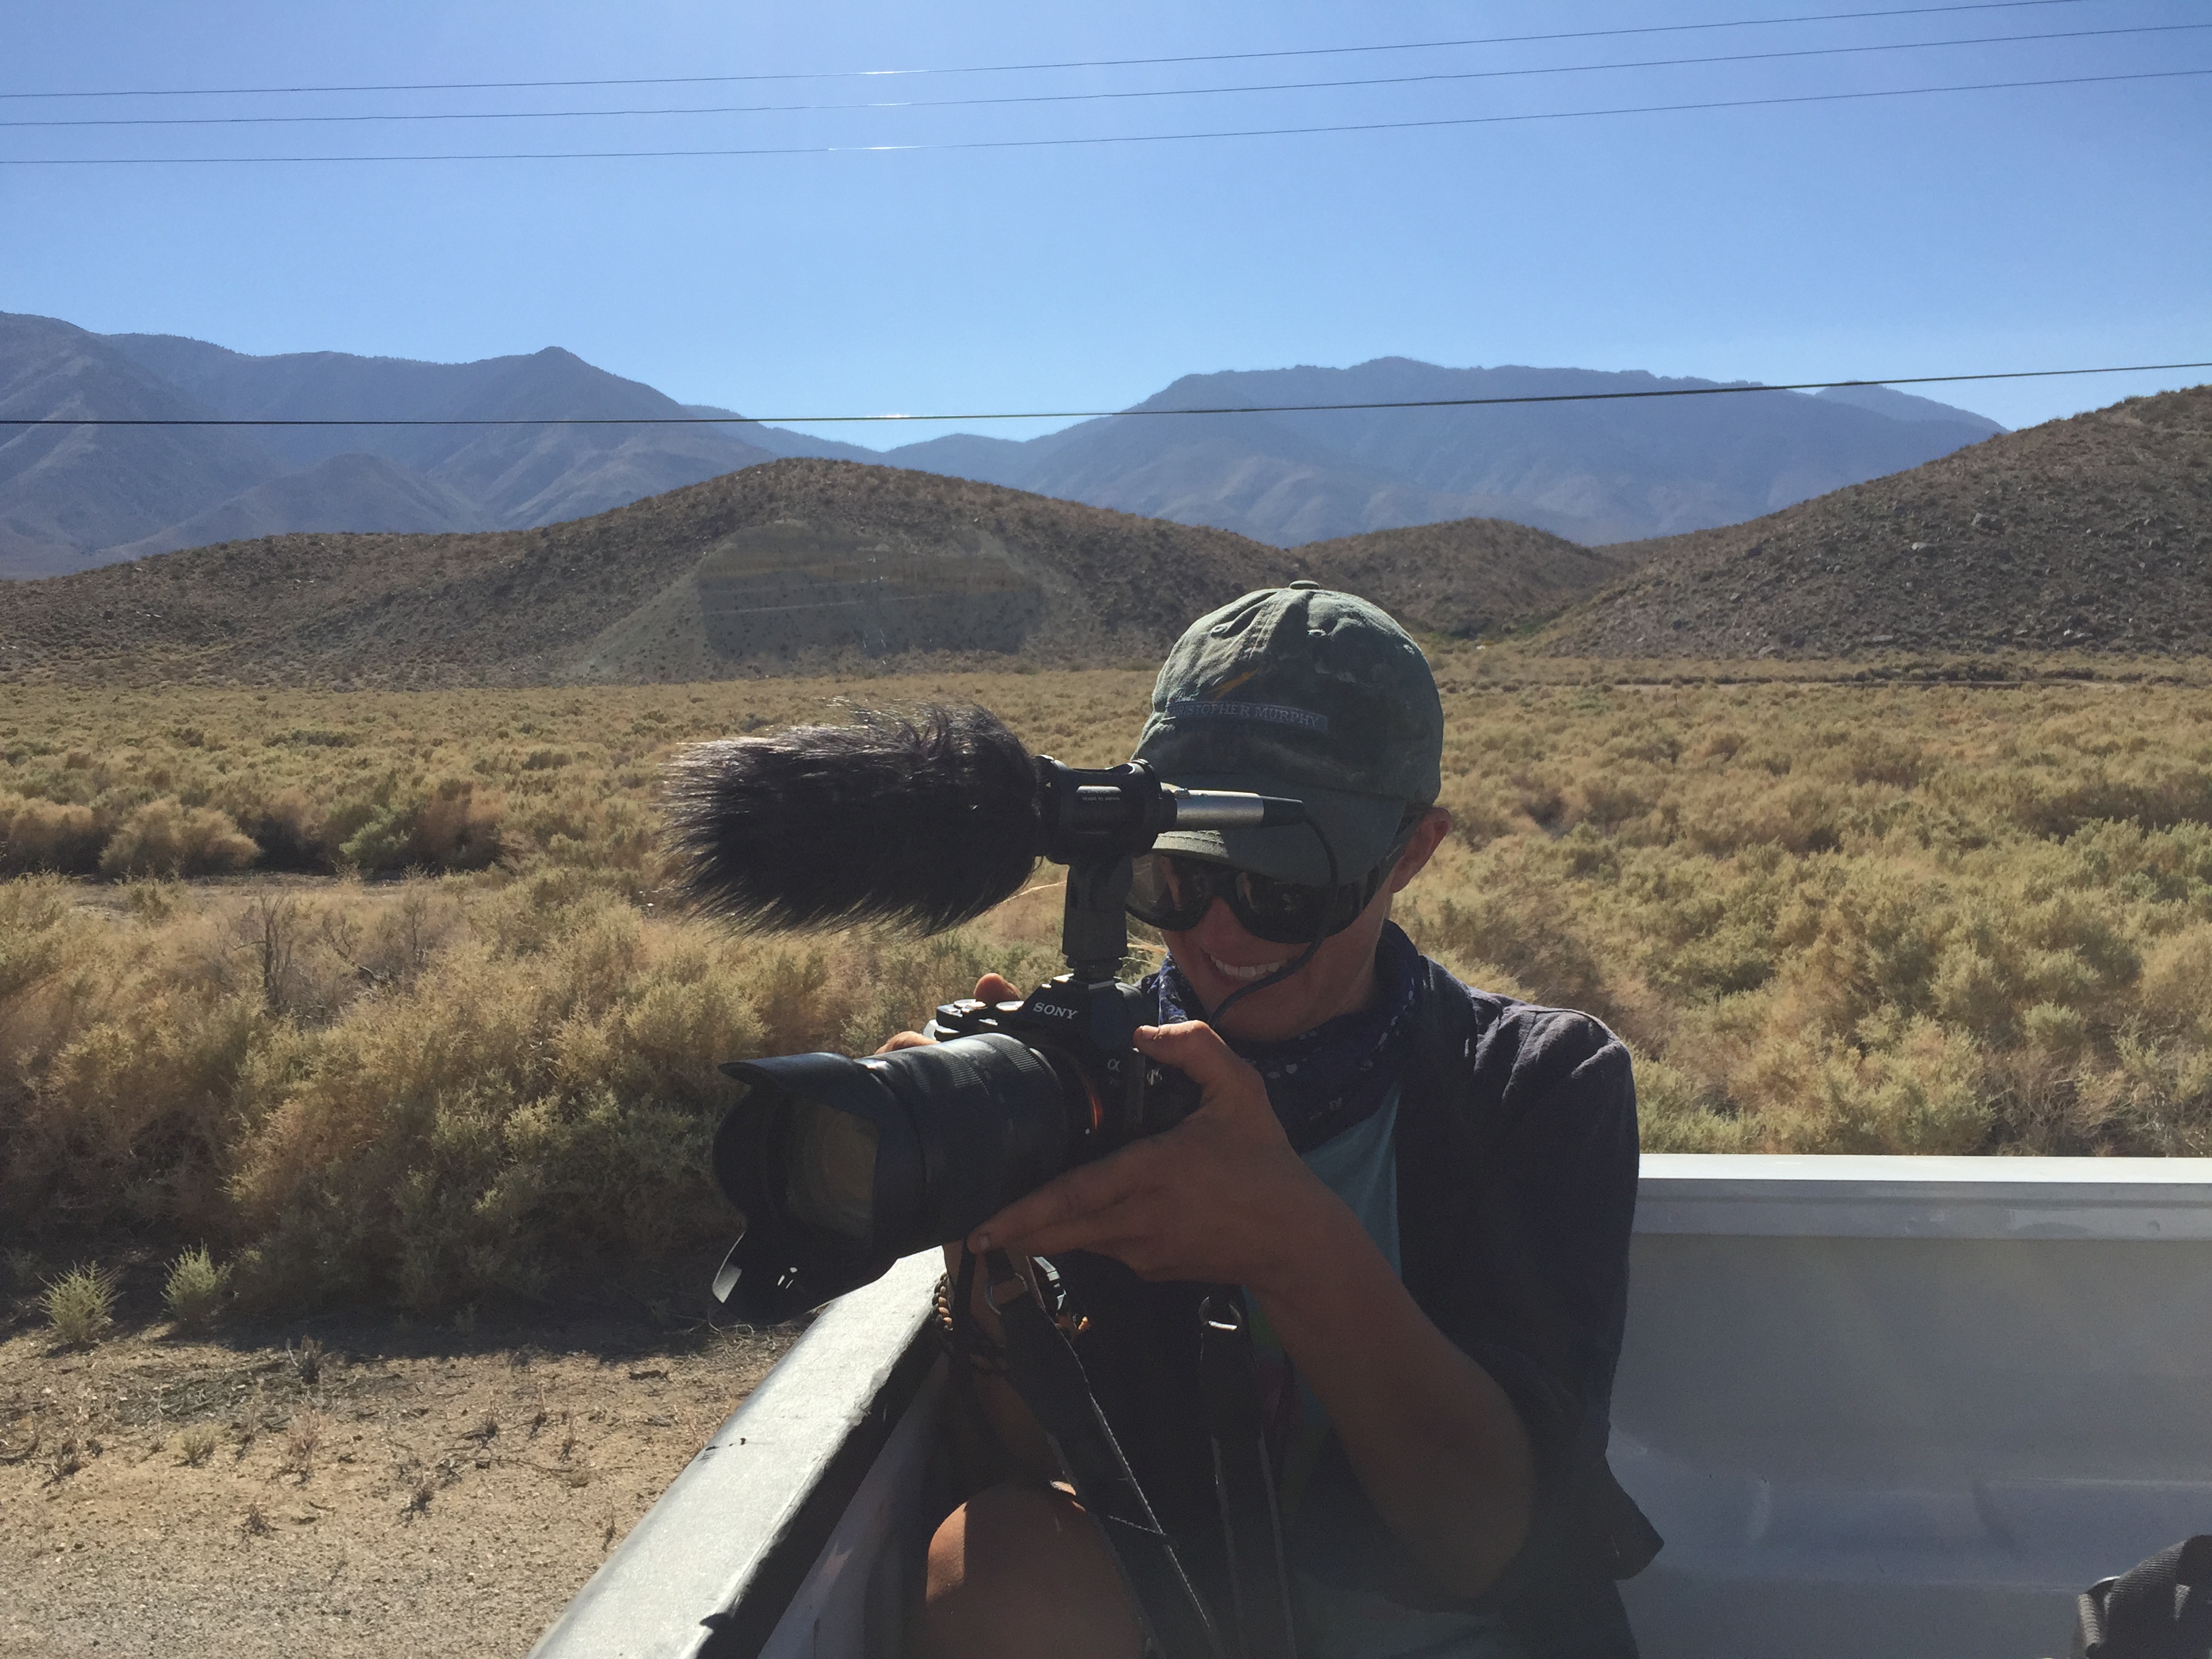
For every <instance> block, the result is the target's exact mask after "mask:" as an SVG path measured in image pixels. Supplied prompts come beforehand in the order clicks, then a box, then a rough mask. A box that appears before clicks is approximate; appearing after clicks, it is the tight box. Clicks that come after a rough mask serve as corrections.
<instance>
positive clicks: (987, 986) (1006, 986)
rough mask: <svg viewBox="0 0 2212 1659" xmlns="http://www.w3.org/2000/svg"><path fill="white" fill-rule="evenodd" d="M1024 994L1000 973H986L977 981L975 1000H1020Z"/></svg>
mask: <svg viewBox="0 0 2212 1659" xmlns="http://www.w3.org/2000/svg"><path fill="white" fill-rule="evenodd" d="M975 1000H976V1001H978V1002H1019V1001H1020V1000H1022V994H1021V993H1020V992H1019V991H1018V990H1016V989H1015V988H1014V987H1013V984H1012V981H1009V980H1007V979H1006V978H1004V977H1003V976H1001V975H998V974H986V975H983V977H982V978H981V979H979V980H977V981H975Z"/></svg>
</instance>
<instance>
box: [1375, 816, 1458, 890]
mask: <svg viewBox="0 0 2212 1659" xmlns="http://www.w3.org/2000/svg"><path fill="white" fill-rule="evenodd" d="M1451 827H1452V815H1451V813H1450V812H1449V811H1448V810H1447V809H1446V808H1444V807H1442V806H1431V808H1429V810H1428V811H1425V812H1424V813H1423V814H1421V821H1420V822H1419V823H1417V824H1415V825H1414V826H1413V834H1412V835H1410V836H1407V838H1406V850H1405V851H1404V852H1402V853H1401V854H1398V866H1397V868H1395V870H1393V871H1391V872H1390V879H1389V881H1387V882H1385V883H1384V884H1383V890H1385V891H1386V892H1390V893H1397V892H1401V891H1402V890H1404V888H1405V886H1406V884H1407V883H1408V882H1410V881H1411V880H1413V878H1414V877H1415V876H1418V875H1419V874H1420V873H1421V872H1422V870H1423V869H1424V868H1425V867H1426V866H1427V864H1428V862H1429V860H1431V859H1432V858H1434V857H1435V856H1436V853H1437V848H1439V847H1441V846H1443V841H1444V837H1445V836H1449V834H1451Z"/></svg>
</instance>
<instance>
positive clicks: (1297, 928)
mask: <svg viewBox="0 0 2212 1659" xmlns="http://www.w3.org/2000/svg"><path fill="white" fill-rule="evenodd" d="M1236 894H1237V903H1235V904H1234V905H1232V906H1231V908H1232V909H1234V910H1235V911H1236V912H1237V920H1238V921H1241V922H1243V924H1244V927H1245V930H1246V931H1247V932H1249V933H1251V934H1253V935H1254V936H1255V938H1259V939H1267V940H1270V941H1272V942H1273V943H1275V944H1278V945H1297V944H1301V943H1304V941H1306V940H1309V939H1312V938H1313V936H1314V934H1315V933H1316V931H1317V930H1318V929H1319V928H1320V927H1321V925H1322V915H1323V913H1324V912H1327V911H1334V908H1336V907H1335V906H1334V905H1333V904H1332V903H1331V902H1330V901H1331V900H1332V899H1333V898H1334V894H1333V893H1331V892H1330V891H1329V890H1328V888H1326V887H1304V886H1300V885H1298V884H1297V883H1295V882H1288V881H1277V880H1275V879H1274V878H1273V877H1271V876H1255V875H1254V874H1253V873H1252V872H1249V870H1239V871H1238V872H1237V888H1236ZM1330 921H1331V922H1332V924H1334V921H1335V918H1334V915H1331V916H1330ZM1332 931H1334V928H1333V927H1332Z"/></svg>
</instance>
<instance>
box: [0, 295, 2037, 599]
mask: <svg viewBox="0 0 2212 1659" xmlns="http://www.w3.org/2000/svg"><path fill="white" fill-rule="evenodd" d="M1712 384H1715V383H1714V382H1711V381H1703V380H1659V379H1656V378H1654V377H1653V376H1650V375H1648V374H1600V373H1595V372H1593V371H1589V370H1582V369H1538V368H1487V369H1485V368H1469V369H1455V368H1437V367H1435V366H1433V365H1431V364H1427V363H1418V362H1411V361H1409V360H1407V359H1405V358H1383V359H1379V360H1377V361H1376V362H1369V363H1363V364H1360V365H1359V366H1358V367H1357V368H1343V369H1335V368H1291V369H1277V370H1267V371H1261V372H1255V373H1231V374H1206V375H1192V376H1188V377H1186V378H1184V379H1182V380H1177V381H1176V383H1175V384H1174V385H1173V386H1169V387H1168V388H1167V389H1166V390H1165V391H1164V392H1159V393H1158V394H1157V395H1156V396H1154V397H1152V398H1147V399H1146V401H1145V402H1144V403H1142V404H1138V405H1136V406H1135V408H1136V410H1192V409H1206V408H1218V407H1223V406H1244V405H1251V404H1264V405H1269V406H1280V405H1284V404H1344V403H1383V402H1424V401H1425V402H1429V403H1432V404H1433V403H1437V402H1443V401H1449V400H1452V399H1465V398H1512V397H1547V396H1557V395H1559V394H1561V393H1578V392H1642V391H1652V390H1658V389H1662V388H1667V387H1684V386H1710V385H1712ZM686 414H690V415H708V416H730V418H731V422H732V423H731V424H729V425H726V426H696V427H686V426H673V427H592V426H574V427H527V426H522V427H471V426H445V427H382V428H380V427H376V426H359V427H281V426H275V427H269V426H254V427H234V428H221V427H217V428H173V427H172V428H164V427H137V428H131V427H106V428H100V427H83V426H67V425H60V424H56V425H53V426H51V427H32V428H23V427H14V428H0V576H15V577H23V576H37V575H47V574H61V573H64V572H67V571H70V570H77V569H82V568H88V567H90V566H93V565H97V564H102V563H108V562H115V561H117V560H120V559H125V558H137V557H143V556H146V555H148V554H149V553H156V552H162V551H167V550H173V549H178V548H184V547H191V546H198V545H204V544H210V543H214V542H219V541H224V540H230V539H236V538H244V537H252V536H260V535H272V534H282V533H288V532H303V531H304V532H325V531H332V532H334V531H383V532H435V531H473V530H492V529H526V528H532V527H536V526H543V525H548V524H552V523H556V522H562V521H565V520H572V519H577V518H581V517H586V516H588V515H590V514H592V513H601V512H605V511H606V510H607V509H609V508H611V507H619V506H622V505H623V504H625V503H627V502H629V501H635V500H638V499H640V498H641V497H643V496H647V495H654V494H657V493H659V492H661V491H665V490H668V489H674V488H677V487H678V486H680V485H684V484H688V483H698V482H701V481H702V480H704V479H707V478H710V477H717V476H720V475H721V474H723V473H727V472H732V471H738V470H739V469H741V468H744V467H747V466H754V465H760V464H762V463H763V462H765V461H769V460H771V459H791V458H809V457H811V458H817V459H847V460H856V461H860V462H864V463H866V464H870V465H892V466H898V467H904V468H909V469H912V470H915V471H927V472H936V473H939V474H943V475H945V476H949V477H961V478H968V479H971V480H975V481H979V482H982V483H998V484H1003V485H1006V486H1010V487H1012V488H1015V489H1025V490H1030V491H1034V492H1036V493H1039V494H1043V495H1054V496H1059V497H1061V498H1063V499H1066V500H1071V501H1080V502H1084V503H1086V504H1089V505H1091V506H1098V507H1115V508H1119V509H1121V510H1123V511H1126V512H1133V513H1145V514H1147V515H1150V516H1153V517H1158V518H1165V519H1170V520H1175V521H1177V522H1180V523H1183V524H1189V525H1199V526H1211V527H1215V528H1220V529H1227V530H1233V531H1236V532H1238V533H1239V534H1242V535H1244V536H1247V537H1249V538H1253V539H1255V540H1257V541H1261V542H1266V543H1269V544H1274V545H1277V546H1294V545H1298V544H1304V543H1307V542H1314V541H1322V540H1328V539H1332V538H1341V537H1345V536H1349V535H1356V534H1359V533H1363V532H1368V531H1373V530H1382V529H1391V528H1397V527H1402V526H1415V525H1422V524H1429V523H1434V522H1438V521H1442V520H1464V519H1469V518H1492V519H1502V520H1510V521H1512V522H1515V523H1517V524H1521V525H1526V526H1535V527H1537V528H1541V529H1544V530H1547V531H1550V532H1553V533H1555V534H1559V535H1561V536H1565V537H1566V538H1570V539H1571V540H1574V541H1577V542H1581V543H1583V544H1601V543H1608V542H1617V541H1626V540H1632V539H1635V538H1640V537H1647V536H1654V535H1667V534H1674V533H1679V532H1685V531H1690V530H1696V529H1701V528H1705V527H1708V526H1717V525H1725V524H1730V523H1735V522H1737V521H1739V520H1743V519H1747V518H1751V517H1754V516H1756V515H1758V514H1759V513H1768V512H1772V511H1774V510H1775V509H1776V508H1778V507H1784V506H1787V505H1789V504H1790V503H1791V502H1794V501H1802V500H1803V499H1806V498H1807V497H1808V496H1812V495H1819V494H1820V493H1822V492H1824V491H1826V490H1830V489H1836V488H1838V487H1840V486H1842V485H1844V484H1849V483H1857V482H1859V481H1861V480H1863V479H1867V478H1871V477H1880V476H1881V475H1883V474H1886V473H1890V472H1895V471H1902V470H1904V469H1905V468H1908V467H1911V466H1915V465H1919V464H1920V463H1922V462H1923V461H1926V460H1929V459H1934V458H1935V457H1936V456H1939V455H1943V454H1947V453H1950V452H1951V451H1953V450H1955V449H1958V448H1960V447H1963V446H1965V445H1967V444H1972V443H1975V442H1978V441H1980V440H1982V439H1984V438H1987V437H1990V436H1991V435H1995V434H1996V433H1998V432H2000V431H2002V428H2000V427H1998V426H1997V425H1996V423H1995V422H1991V421H1988V420H1985V419H1984V418H1983V417H1982V416H1978V415H1972V414H1969V413H1968V412H1966V410H1959V409H1953V408H1950V407H1949V406H1948V405H1946V404H1938V403H1933V402H1930V401H1929V400H1928V399H1926V398H1912V397H1907V396H1905V395H1904V394H1902V393H1899V392H1891V391H1888V390H1887V389H1884V388H1878V387H1869V388H1857V389H1850V390H1837V391H1831V392H1822V393H1820V394H1819V395H1818V396H1814V397H1807V396H1802V395H1800V394H1797V393H1794V392H1771V393H1752V394H1742V395H1735V396H1729V397H1714V398H1645V399H1636V398H1623V399H1620V400H1616V401H1607V402H1585V403H1562V404H1506V405H1502V406H1492V407H1486V408H1465V407H1461V408H1435V407H1431V408H1422V409H1395V410H1313V411H1309V412H1304V413H1270V414H1266V415H1200V414H1159V413H1138V412H1130V413H1127V414H1122V415H1116V416H1108V417H1106V418H1104V419H1101V420H1094V421H1086V422H1083V423H1081V424H1079V425H1077V426H1073V427H1070V428H1066V430H1064V431H1060V432H1056V433H1053V434H1051V435H1048V436H1045V437H1042V438H1036V439H1031V440H1030V441H1026V442H1014V441H1008V440H1006V439H1000V438H990V437H981V436H976V435H971V434H965V433H957V434H953V435H949V436H946V437H942V438H936V439H932V440H929V441H926V442H922V443H915V444H908V445H906V446H904V447H901V448H898V449H894V450H892V451H890V452H889V453H878V452H877V451H873V450H868V449H863V448H860V447H858V446H856V445H853V444H845V443H838V442H836V441H829V440H825V439H817V438H813V437H811V436H808V435H804V434H800V433H796V432H788V431H784V430H781V429H780V428H774V427H767V426H763V425H760V424H759V423H757V422H750V421H742V420H741V419H740V418H739V417H738V416H735V415H734V414H733V413H732V411H730V410H722V409H718V408H714V407H713V406H709V405H702V404H678V403H676V402H675V401H674V400H673V399H671V398H668V397H666V396H665V395H664V394H663V393H661V392H657V391H655V390H653V388H652V387H651V386H643V385H641V384H640V383H638V382H637V381H635V380H623V379H621V378H619V377H618V376H616V375H613V374H608V373H606V372H605V370H603V369H599V368H593V367H592V365H591V364H589V363H586V362H584V361H583V360H582V359H580V358H579V357H577V356H574V355H573V354H572V353H569V352H567V351H563V350H561V349H558V348H554V347H549V348H547V349H545V350H543V351H540V352H538V353H535V354H534V355H532V356H519V357H494V358H487V359H485V360H483V361H482V362H472V363H422V362H407V361H404V360H402V359H398V358H386V357H358V356H349V355H348V354H345V353H343V352H299V353H290V354H286V355H283V356H270V357H252V356H245V355H244V354H241V353H239V352H234V351H229V350H226V349H224V348H222V347H221V346H216V345H210V344H208V343H205V342H204V341H198V340H188V339H184V338H180V337H176V336H173V335H159V334H109V335H100V334H93V333H90V332H88V331H85V330H83V329H81V328H77V327H76V326H74V325H70V324H69V323H65V322H62V321H59V320H58V319H52V318H45V317H28V316H18V315H10V314H8V313H0V416H16V417H24V418H31V419H40V420H48V419H51V420H57V421H59V420H63V419H66V418H67V417H69V416H106V417H110V418H115V417H125V418H128V417H137V418H141V419H175V418H184V417H192V416H200V417H209V416H213V417H217V418H226V419H233V420H283V419H313V418H321V419H328V418H331V417H334V416H344V417H357V418H360V419H362V420H364V421H373V420H378V419H387V420H388V419H406V418H424V417H444V418H449V419H456V420H459V419H478V420H481V419H493V418H531V417H541V418H553V417H568V418H577V417H590V416H617V417H638V416H647V417H663V418H666V417H676V416H684V415H686Z"/></svg>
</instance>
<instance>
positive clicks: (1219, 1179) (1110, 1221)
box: [969, 993, 1335, 1292]
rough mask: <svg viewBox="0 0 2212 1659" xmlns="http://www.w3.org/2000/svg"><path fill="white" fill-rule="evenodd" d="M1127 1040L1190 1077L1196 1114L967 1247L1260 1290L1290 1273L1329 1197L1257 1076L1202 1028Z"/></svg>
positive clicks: (1015, 1213) (1149, 1031) (1054, 1187)
mask: <svg viewBox="0 0 2212 1659" xmlns="http://www.w3.org/2000/svg"><path fill="white" fill-rule="evenodd" d="M979 994H981V993H979ZM1136 1041H1137V1047H1138V1048H1139V1050H1140V1051H1141V1052H1142V1053H1144V1054H1146V1055H1147V1056H1148V1057H1149V1058H1151V1059H1153V1060H1158V1061H1160V1062H1161V1063H1162V1064H1164V1065H1168V1066H1175V1067H1176V1069H1177V1070H1179V1071H1181V1072H1183V1073H1187V1074H1188V1076H1189V1077H1190V1078H1191V1079H1192V1080H1193V1081H1194V1082H1195V1083H1197V1085H1199V1089H1200V1102H1199V1107H1198V1109H1197V1110H1196V1111H1194V1112H1193V1113H1192V1114H1191V1115H1190V1116H1188V1118H1186V1119H1184V1120H1183V1121H1182V1122H1181V1123H1179V1124H1177V1125H1176V1127H1174V1128H1172V1129H1170V1130H1169V1131H1167V1132H1166V1133H1164V1134H1158V1135H1150V1136H1147V1137H1146V1138H1145V1139H1141V1140H1137V1141H1133V1142H1132V1143H1131V1144H1130V1145H1129V1146H1125V1147H1123V1148H1122V1149H1121V1151H1120V1152H1115V1153H1113V1154H1112V1155H1111V1156H1110V1157H1107V1158H1101V1159H1100V1160H1099V1161H1098V1162H1097V1163H1096V1164H1084V1165H1082V1166H1081V1167H1079V1168H1077V1169H1074V1170H1069V1171H1068V1172H1067V1173H1066V1174H1065V1175H1062V1176H1058V1177H1057V1178H1056V1179H1054V1180H1052V1181H1048V1182H1046V1183H1045V1184H1044V1185H1043V1186H1042V1187H1040V1188H1037V1189H1036V1191H1035V1192H1033V1193H1030V1194H1028V1195H1027V1196H1026V1197H1024V1198H1021V1199H1018V1200H1015V1201H1014V1202H1013V1203H1012V1204H1010V1205H1008V1206H1006V1208H1005V1209H1003V1210H1001V1211H1000V1212H999V1213H998V1214H996V1215H994V1216H993V1217H992V1218H990V1219H989V1220H988V1221H986V1222H985V1223H984V1224H983V1225H981V1227H979V1228H977V1229H976V1230H975V1233H974V1234H972V1235H971V1236H970V1237H969V1244H970V1246H971V1247H972V1248H973V1249H976V1250H977V1251H982V1250H986V1249H993V1248H998V1249H1006V1250H1009V1251H1012V1252H1013V1253H1014V1254H1016V1255H1043V1256H1049V1255H1054V1254H1055V1253H1057V1252H1059V1251H1062V1250H1090V1251H1092V1252H1094V1253H1095V1254H1097V1255H1109V1256H1112V1257H1114V1258H1115V1259H1116V1260H1117V1261H1122V1262H1124V1263H1126V1264H1127V1266H1128V1267H1130V1268H1132V1269H1133V1271H1134V1272H1136V1273H1138V1274H1139V1276H1140V1277H1142V1278H1145V1279H1199V1280H1203V1281H1206V1282H1208V1283H1218V1284H1231V1285H1249V1286H1251V1287H1252V1288H1253V1289H1254V1290H1255V1291H1261V1292H1264V1291H1266V1289H1267V1286H1269V1285H1272V1284H1273V1283H1275V1282H1277V1281H1278V1280H1279V1279H1282V1278H1284V1277H1285V1275H1287V1274H1291V1273H1294V1272H1295V1271H1296V1268H1295V1262H1296V1260H1297V1251H1298V1249H1299V1248H1300V1246H1301V1244H1302V1243H1303V1242H1304V1241H1305V1240H1306V1239H1309V1238H1310V1237H1313V1236H1314V1235H1315V1233H1316V1231H1319V1230H1317V1229H1316V1228H1315V1227H1314V1226H1313V1225H1312V1223H1313V1221H1314V1219H1315V1218H1316V1215H1317V1214H1319V1213H1320V1212H1321V1210H1322V1208H1325V1206H1328V1205H1330V1204H1333V1203H1334V1202H1335V1200H1334V1199H1333V1198H1332V1197H1331V1195H1330V1194H1329V1191H1328V1188H1326V1187H1325V1186H1323V1185H1322V1182H1320V1181H1319V1179H1317V1178H1316V1176H1314V1175H1313V1173H1312V1172H1311V1171H1310V1170H1308V1169H1307V1168H1306V1166H1305V1164H1304V1163H1303V1162H1302V1161H1301V1160H1300V1159H1299V1158H1298V1155H1297V1153H1296V1152H1292V1151H1291V1144H1290V1141H1289V1140H1288V1139H1286V1138H1285V1136H1284V1133H1283V1129H1282V1126H1281V1125H1280V1124H1279V1123H1278V1122H1277V1121H1275V1114H1274V1110H1273V1108H1271V1107H1270V1106H1269V1105H1268V1104H1267V1085H1265V1084H1264V1083H1262V1082H1261V1079H1260V1074H1259V1073H1257V1072H1255V1071H1254V1070H1253V1069H1252V1067H1251V1066H1249V1065H1247V1064H1246V1063H1245V1062H1244V1061H1243V1060H1239V1059H1238V1058H1237V1056H1236V1055H1235V1054H1231V1052H1230V1050H1229V1047H1228V1045H1227V1044H1226V1043H1225V1042H1222V1040H1221V1038H1220V1037H1219V1036H1218V1035H1217V1034H1216V1033H1215V1031H1214V1030H1213V1029H1212V1027H1211V1026H1208V1025H1206V1024H1200V1023H1199V1022H1197V1021H1191V1022H1189V1023H1188V1024H1180V1025H1163V1026H1158V1027H1152V1026H1146V1027H1142V1028H1140V1029H1139V1030H1138V1032H1137V1039H1136Z"/></svg>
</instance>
